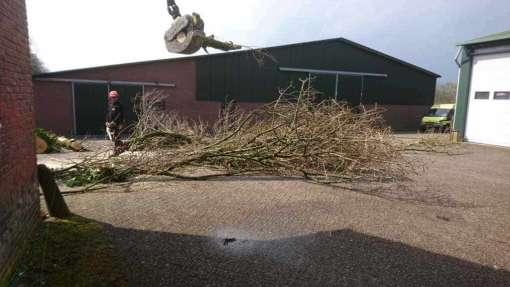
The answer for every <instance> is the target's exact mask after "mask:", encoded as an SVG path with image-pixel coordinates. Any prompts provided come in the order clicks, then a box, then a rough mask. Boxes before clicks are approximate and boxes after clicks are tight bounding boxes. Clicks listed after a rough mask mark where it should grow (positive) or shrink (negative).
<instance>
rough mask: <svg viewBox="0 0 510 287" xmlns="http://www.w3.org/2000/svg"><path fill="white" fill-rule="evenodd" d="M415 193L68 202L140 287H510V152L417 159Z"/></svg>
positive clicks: (261, 186) (335, 190)
mask: <svg viewBox="0 0 510 287" xmlns="http://www.w3.org/2000/svg"><path fill="white" fill-rule="evenodd" d="M413 157H415V158H416V159H417V160H420V161H422V162H424V164H425V165H426V166H427V167H428V168H427V169H426V170H425V171H424V172H423V173H422V174H421V175H420V176H419V177H416V178H414V181H411V182H401V183H393V184H381V185H364V184H355V185H350V186H343V187H327V186H319V185H315V184H310V183H306V182H302V181H299V180H283V179H279V178H234V179H224V180H215V181H206V182H204V181H200V182H193V181H171V180H170V181H169V180H166V179H164V178H151V179H150V180H147V181H144V182H138V183H133V184H131V185H129V186H119V187H115V188H111V189H110V190H108V191H107V192H104V191H102V192H98V193H92V194H83V195H72V196H67V197H66V200H67V201H68V203H69V205H70V207H71V209H72V210H73V211H74V212H76V213H78V214H80V215H83V216H86V217H89V218H93V219H95V220H98V221H100V222H103V223H104V224H105V225H107V226H108V230H109V232H110V234H111V235H112V237H113V238H114V241H115V243H116V245H117V246H118V247H119V248H120V250H121V251H122V252H123V254H124V255H125V257H126V260H127V268H128V270H129V279H130V281H131V285H132V286H501V287H503V286H510V150H508V149H497V148H489V147H482V146H467V153H466V154H464V155H460V156H446V155H440V154H426V155H423V154H422V155H413Z"/></svg>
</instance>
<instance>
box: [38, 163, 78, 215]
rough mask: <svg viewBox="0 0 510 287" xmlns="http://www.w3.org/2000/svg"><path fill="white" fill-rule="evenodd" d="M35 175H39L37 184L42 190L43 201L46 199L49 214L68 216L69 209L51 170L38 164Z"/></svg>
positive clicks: (69, 213)
mask: <svg viewBox="0 0 510 287" xmlns="http://www.w3.org/2000/svg"><path fill="white" fill-rule="evenodd" d="M37 176H38V177H39V184H40V185H41V188H42V190H43V195H44V201H46V206H47V207H48V212H49V213H50V216H53V217H56V218H65V217H68V216H70V215H71V211H69V208H68V207H67V204H66V202H65V200H64V197H63V196H62V194H61V193H60V189H59V188H58V185H57V183H56V182H55V177H54V176H53V172H52V171H51V170H50V169H49V168H48V167H47V166H45V165H44V164H39V165H37Z"/></svg>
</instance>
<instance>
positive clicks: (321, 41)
mask: <svg viewBox="0 0 510 287" xmlns="http://www.w3.org/2000/svg"><path fill="white" fill-rule="evenodd" d="M328 42H341V43H344V44H347V45H350V46H354V47H356V48H358V49H361V50H364V51H366V52H369V53H373V54H376V55H378V56H381V57H383V58H386V59H388V60H391V61H394V62H397V63H400V64H402V65H404V66H408V67H411V68H413V69H416V70H418V71H421V72H423V73H425V74H428V75H431V76H433V77H436V78H440V77H441V76H440V75H438V74H436V73H434V72H431V71H429V70H426V69H424V68H421V67H418V66H416V65H414V64H411V63H408V62H405V61H403V60H400V59H398V58H395V57H392V56H390V55H387V54H384V53H382V52H379V51H377V50H374V49H371V48H369V47H366V46H363V45H361V44H358V43H356V42H353V41H350V40H347V39H345V38H333V39H326V40H318V41H311V42H302V43H294V44H287V45H281V46H273V47H266V48H260V49H256V50H271V49H279V48H289V47H295V46H303V45H310V44H320V43H328ZM249 51H250V50H241V51H234V52H224V53H215V54H207V55H197V56H187V57H178V58H169V59H160V60H151V61H142V62H131V63H123V64H116V65H106V66H98V67H89V68H81V69H72V70H64V71H55V72H50V73H42V74H37V75H34V76H35V77H48V76H55V75H58V74H61V73H66V72H77V71H85V70H94V69H101V68H112V67H122V66H129V65H136V64H149V63H156V62H166V61H169V62H170V61H183V60H190V59H196V58H202V57H216V56H224V55H228V54H238V53H246V52H249Z"/></svg>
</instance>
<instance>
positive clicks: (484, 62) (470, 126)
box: [466, 53, 510, 146]
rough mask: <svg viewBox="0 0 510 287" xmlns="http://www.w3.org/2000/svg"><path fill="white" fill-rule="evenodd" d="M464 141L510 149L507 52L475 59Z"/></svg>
mask: <svg viewBox="0 0 510 287" xmlns="http://www.w3.org/2000/svg"><path fill="white" fill-rule="evenodd" d="M466 138H467V140H468V141H470V142H475V143H484V144H492V145H500V146H510V53H504V54H496V55H481V56H475V58H474V60H473V71H472V76H471V90H470V95H469V105H468V114H467V123H466Z"/></svg>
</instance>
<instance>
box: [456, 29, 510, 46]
mask: <svg viewBox="0 0 510 287" xmlns="http://www.w3.org/2000/svg"><path fill="white" fill-rule="evenodd" d="M503 40H510V30H507V31H503V32H499V33H496V34H491V35H487V36H484V37H480V38H476V39H473V40H469V41H467V42H464V43H460V44H458V45H457V46H469V45H475V44H483V43H489V42H496V41H503Z"/></svg>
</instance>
